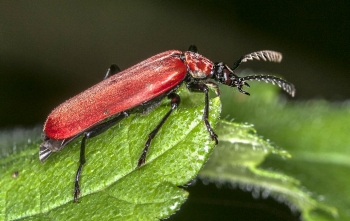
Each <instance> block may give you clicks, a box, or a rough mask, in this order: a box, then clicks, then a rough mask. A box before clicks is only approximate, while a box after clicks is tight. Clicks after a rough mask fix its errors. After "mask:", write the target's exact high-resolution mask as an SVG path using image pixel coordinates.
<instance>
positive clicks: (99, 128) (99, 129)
mask: <svg viewBox="0 0 350 221" xmlns="http://www.w3.org/2000/svg"><path fill="white" fill-rule="evenodd" d="M127 116H129V114H128V113H127V112H122V113H120V115H119V116H117V117H115V118H112V119H110V120H108V121H105V122H103V123H101V124H98V125H96V126H94V127H92V128H90V129H89V130H87V131H85V132H84V133H83V139H82V140H81V145H80V159H79V168H78V170H77V173H76V174H75V184H74V201H75V202H78V196H79V195H80V185H79V181H80V175H81V171H82V169H83V165H84V164H85V162H86V161H85V141H86V139H89V138H92V137H95V136H97V135H99V134H101V133H103V132H104V131H106V130H107V129H109V128H110V127H112V126H113V125H114V124H116V123H117V122H119V121H120V120H122V119H123V118H125V117H127Z"/></svg>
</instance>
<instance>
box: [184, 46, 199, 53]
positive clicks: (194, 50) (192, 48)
mask: <svg viewBox="0 0 350 221" xmlns="http://www.w3.org/2000/svg"><path fill="white" fill-rule="evenodd" d="M187 51H192V52H194V53H198V49H197V47H196V45H190V47H189V48H188V50H187Z"/></svg>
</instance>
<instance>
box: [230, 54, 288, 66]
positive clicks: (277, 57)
mask: <svg viewBox="0 0 350 221" xmlns="http://www.w3.org/2000/svg"><path fill="white" fill-rule="evenodd" d="M254 59H256V60H260V59H262V60H264V61H271V62H281V61H282V54H281V53H279V52H277V51H269V50H264V51H256V52H253V53H250V54H247V55H244V56H242V57H241V58H240V59H238V61H236V62H235V63H234V64H233V68H232V70H235V69H237V68H238V67H239V65H240V64H241V63H242V62H247V61H248V60H254Z"/></svg>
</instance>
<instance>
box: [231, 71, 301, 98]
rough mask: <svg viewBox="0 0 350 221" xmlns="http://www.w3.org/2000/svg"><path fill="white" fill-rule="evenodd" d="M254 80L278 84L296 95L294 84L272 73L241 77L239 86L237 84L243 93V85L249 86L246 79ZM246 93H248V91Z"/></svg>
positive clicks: (292, 94)
mask: <svg viewBox="0 0 350 221" xmlns="http://www.w3.org/2000/svg"><path fill="white" fill-rule="evenodd" d="M252 80H255V81H265V82H266V83H272V84H277V85H278V86H279V87H280V88H282V89H283V90H284V91H285V92H287V93H288V94H290V95H291V96H292V97H294V95H295V88H294V85H293V84H291V83H289V82H287V81H285V80H283V79H281V78H278V77H274V76H270V75H249V76H246V77H241V78H239V79H238V86H237V87H238V90H239V91H240V92H241V93H244V92H245V91H243V90H242V87H243V85H246V86H249V85H247V83H246V82H245V81H252ZM244 94H247V92H246V93H244ZM248 95H249V94H248Z"/></svg>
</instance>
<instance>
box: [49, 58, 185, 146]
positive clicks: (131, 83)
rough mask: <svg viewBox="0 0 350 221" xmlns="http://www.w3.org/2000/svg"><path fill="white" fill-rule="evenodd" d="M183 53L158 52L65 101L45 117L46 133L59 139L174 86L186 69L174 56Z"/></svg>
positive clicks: (154, 96) (183, 76) (181, 79)
mask: <svg viewBox="0 0 350 221" xmlns="http://www.w3.org/2000/svg"><path fill="white" fill-rule="evenodd" d="M181 53H182V52H181V51H166V52H163V53H161V54H158V55H155V56H153V57H151V58H149V59H147V60H145V61H143V62H141V63H139V64H137V65H135V66H133V67H131V68H128V69H126V70H124V71H122V72H119V73H118V74H115V75H114V76H111V77H109V78H107V79H105V80H104V81H102V82H100V83H98V84H96V85H94V86H92V87H91V88H89V89H87V90H86V91H84V92H82V93H80V94H78V95H76V96H75V97H73V98H71V99H69V100H67V101H66V102H64V103H62V104H61V105H59V106H58V107H57V108H55V109H54V110H53V111H52V112H51V113H50V115H49V116H48V118H47V120H46V123H45V126H44V132H45V134H46V136H47V137H49V138H51V139H56V140H62V139H67V138H70V137H72V136H75V135H76V134H78V133H81V132H82V131H84V130H86V129H87V128H89V127H91V126H93V125H95V124H96V123H99V122H100V121H102V120H104V119H106V118H108V117H110V116H112V115H115V114H116V113H120V112H122V111H125V110H128V109H131V108H133V107H136V106H139V105H140V104H142V103H145V102H147V101H150V100H152V99H154V98H156V97H158V96H160V95H162V94H164V93H166V92H168V91H169V90H171V89H173V88H174V87H176V86H177V85H178V84H179V83H181V82H182V81H183V80H184V78H185V76H186V73H187V66H186V65H185V63H184V62H182V61H181V59H180V58H179V57H174V55H176V54H177V55H180V54H181ZM160 67H161V68H160Z"/></svg>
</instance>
